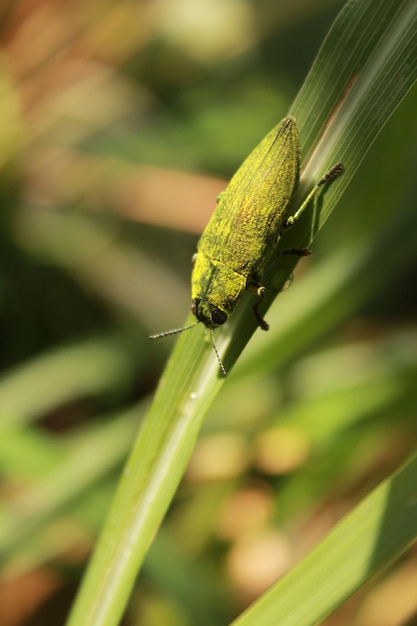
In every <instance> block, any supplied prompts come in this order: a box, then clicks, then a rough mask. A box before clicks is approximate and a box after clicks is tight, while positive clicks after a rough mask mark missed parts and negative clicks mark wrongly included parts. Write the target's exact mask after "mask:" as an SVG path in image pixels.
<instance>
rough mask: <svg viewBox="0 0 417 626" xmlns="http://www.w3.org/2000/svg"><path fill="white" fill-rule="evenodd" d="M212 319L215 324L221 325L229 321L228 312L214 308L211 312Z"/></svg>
mask: <svg viewBox="0 0 417 626" xmlns="http://www.w3.org/2000/svg"><path fill="white" fill-rule="evenodd" d="M211 321H212V322H213V324H214V325H215V326H221V325H222V324H224V323H225V322H226V321H227V314H226V313H224V311H220V309H213V310H212V312H211Z"/></svg>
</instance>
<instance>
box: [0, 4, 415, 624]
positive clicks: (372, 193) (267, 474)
mask: <svg viewBox="0 0 417 626" xmlns="http://www.w3.org/2000/svg"><path fill="white" fill-rule="evenodd" d="M343 4H344V3H343V2H342V1H339V2H338V1H336V0H334V1H333V2H332V1H330V0H327V1H325V0H323V1H321V2H320V1H315V2H304V1H303V0H294V1H293V2H292V3H291V6H287V7H284V6H283V3H274V2H272V1H271V0H262V1H261V2H254V1H253V2H250V1H249V0H223V1H220V0H215V1H213V0H197V1H195V0H194V1H192V0H154V1H148V2H146V1H145V0H142V1H139V2H135V1H133V0H119V1H118V2H117V1H116V0H94V1H93V2H89V3H87V4H86V3H84V2H80V1H79V0H75V1H74V0H72V2H69V1H61V2H59V1H58V0H18V1H12V0H4V2H3V3H2V5H1V7H0V37H1V57H0V115H1V120H2V124H1V128H0V239H1V242H0V316H1V317H0V319H1V323H0V341H1V346H2V349H1V351H0V367H1V379H0V429H1V432H0V470H1V475H0V490H1V501H2V507H1V511H0V554H1V557H0V563H1V573H2V579H1V586H0V622H1V624H2V625H9V626H18V625H19V626H20V625H22V626H23V625H25V624H31V625H36V624H43V625H44V626H48V625H49V624H51V625H52V624H53V625H54V626H55V625H56V624H61V623H63V621H64V619H65V615H66V613H67V611H68V606H69V603H70V599H71V596H72V594H73V592H74V589H75V587H76V585H77V584H78V582H79V580H80V577H81V574H82V570H83V567H84V563H85V560H86V558H87V555H88V552H89V550H90V549H91V545H92V542H93V541H94V538H95V536H96V535H97V533H98V530H99V528H100V526H101V525H102V523H103V518H104V515H105V513H106V510H107V507H108V504H109V501H110V499H111V494H112V492H113V489H114V485H115V483H116V480H117V477H118V473H119V472H120V468H121V464H122V462H123V459H124V458H125V456H126V454H127V452H128V449H129V445H130V443H131V441H132V438H133V437H134V435H135V432H136V430H137V428H138V423H137V415H138V410H139V411H140V412H141V413H142V412H143V411H144V409H145V404H146V402H147V398H148V394H149V393H150V392H151V390H152V388H153V386H154V384H155V382H156V379H157V376H158V372H159V371H160V369H161V368H162V361H163V357H164V355H166V354H167V351H168V350H169V349H170V345H171V344H170V342H169V341H167V342H165V343H164V342H160V343H159V344H157V345H155V344H152V345H149V344H148V342H147V335H148V334H149V332H157V331H160V330H164V329H166V328H170V327H174V326H178V325H179V324H181V322H182V321H183V319H184V317H185V313H186V311H187V310H188V308H189V288H188V282H189V272H190V258H191V256H192V254H193V251H194V248H195V244H196V240H197V234H198V233H199V232H201V231H202V229H203V228H204V225H205V223H206V222H207V219H208V216H209V215H210V213H211V211H212V210H213V207H214V202H215V197H216V195H217V193H218V192H219V191H220V190H221V189H222V188H223V187H224V185H225V181H226V180H227V179H228V178H229V177H230V175H231V174H232V173H233V171H234V170H235V169H236V167H237V166H238V165H239V163H240V162H241V161H242V159H243V158H244V157H245V156H246V154H247V153H248V152H249V151H250V150H251V148H252V147H253V146H254V144H256V143H257V142H258V141H259V139H260V138H261V137H262V136H263V135H264V134H265V133H266V132H267V131H268V130H269V129H270V128H271V127H272V126H273V125H274V124H275V123H276V122H277V121H278V120H279V119H280V118H281V117H282V116H283V115H284V114H285V113H286V110H287V108H288V106H289V103H290V101H291V99H292V98H293V96H294V95H295V94H296V92H297V88H298V87H299V85H300V84H301V82H302V80H303V77H304V76H305V74H306V71H307V70H308V68H309V65H310V64H311V61H312V58H313V57H314V54H315V52H316V50H317V48H318V46H319V45H320V43H321V40H322V38H323V36H324V34H325V33H326V31H327V29H328V27H329V25H330V23H331V22H332V20H333V19H334V17H335V15H336V14H337V12H338V10H339V9H340V7H341V6H342V5H343ZM416 100H417V92H416V90H415V89H414V91H413V92H412V93H411V94H410V96H409V97H408V99H407V100H406V101H405V102H404V103H403V104H402V105H401V107H400V109H399V110H398V112H397V113H396V115H395V116H394V117H393V118H392V119H391V121H390V123H389V124H388V125H387V126H386V128H385V129H384V132H383V133H382V134H381V136H380V137H379V139H378V141H377V143H376V144H375V146H374V147H373V148H372V150H371V153H370V155H369V157H368V158H367V160H366V166H365V167H363V168H362V170H361V172H360V173H359V175H358V176H357V178H356V179H355V181H354V184H352V186H351V189H350V191H349V193H347V194H345V196H344V197H343V200H342V202H341V203H340V205H339V208H338V210H337V212H336V213H335V215H334V216H333V218H332V220H330V222H329V223H328V224H327V225H326V228H324V229H323V231H322V232H321V234H320V236H319V238H318V240H317V243H316V244H315V247H314V255H313V257H312V258H311V260H308V262H307V261H304V262H303V263H302V267H301V273H298V275H297V278H296V284H295V285H294V287H293V288H292V289H293V290H296V289H297V288H298V285H299V284H300V285H303V283H304V282H307V281H308V280H309V276H310V275H312V276H314V272H315V271H317V272H318V271H319V270H320V268H321V267H323V266H324V264H325V263H328V264H331V262H332V258H333V257H332V255H333V254H334V255H335V256H334V259H336V254H337V253H338V252H339V250H340V249H341V248H345V247H347V246H348V247H349V250H350V253H351V254H352V255H354V254H355V246H356V245H357V246H358V247H359V246H360V245H363V243H364V233H366V236H367V237H369V233H375V237H377V236H379V235H380V234H381V233H387V239H386V247H385V251H386V256H387V257H388V258H389V260H390V263H389V264H388V265H387V264H384V263H383V259H381V264H380V265H379V263H378V259H375V263H374V265H373V266H372V267H370V268H369V272H370V275H369V276H368V277H367V280H368V282H373V283H375V285H376V288H375V289H368V290H366V289H364V288H363V286H362V283H361V279H360V278H358V279H357V289H356V290H355V288H351V289H350V290H349V293H348V294H347V296H346V298H344V299H342V301H341V302H337V303H336V302H335V303H334V306H335V308H336V309H337V308H338V307H341V313H340V315H339V319H338V322H337V323H335V324H334V325H333V327H332V328H331V329H329V330H328V331H327V333H326V335H325V336H324V337H322V338H321V341H320V346H318V345H316V343H315V342H314V341H311V340H310V341H305V342H304V344H303V345H301V346H300V347H299V349H298V359H297V360H296V361H295V360H294V359H293V358H292V359H290V360H287V361H285V359H284V360H283V362H282V363H280V365H278V366H277V367H275V368H274V369H273V370H272V371H269V372H268V373H264V372H262V374H260V375H259V376H251V377H249V376H248V377H245V378H243V377H242V378H241V379H239V377H238V376H236V378H235V381H234V382H233V383H231V384H230V385H227V386H226V387H225V389H224V391H223V393H222V394H221V396H220V398H219V399H218V401H217V402H216V404H215V406H214V407H213V408H212V410H211V411H210V416H209V419H208V420H207V422H206V425H205V428H204V432H203V433H202V436H201V439H200V441H199V443H198V445H197V448H196V451H195V454H194V456H193V459H192V462H191V464H190V467H189V471H188V474H187V476H186V478H185V480H184V482H183V484H182V486H181V489H180V491H179V493H178V497H177V500H176V502H175V503H174V505H173V507H172V509H171V511H170V514H169V516H168V518H167V520H166V523H165V524H164V527H163V529H162V532H161V534H160V535H158V538H157V540H156V541H155V545H154V547H153V548H152V550H151V553H150V555H149V558H148V560H147V563H146V567H145V570H144V572H143V574H142V575H141V577H140V579H139V581H138V583H137V586H136V589H135V591H134V594H133V597H132V600H131V605H130V608H129V613H128V615H127V616H126V618H125V623H126V624H129V625H130V624H144V625H146V626H154V625H155V626H156V625H160V624H161V625H165V624H170V625H175V624H181V625H184V624H190V625H191V624H199V625H203V624H207V625H211V626H214V625H215V624H225V623H227V622H228V620H230V619H232V618H233V617H234V616H235V615H236V614H237V613H238V612H239V611H240V610H241V609H242V608H244V607H245V606H246V605H247V604H248V603H249V602H250V601H252V600H253V599H254V598H255V597H256V596H257V595H258V594H259V593H261V592H262V591H264V589H265V588H266V587H267V586H268V585H269V584H270V583H271V582H272V581H273V580H275V579H276V578H277V577H278V576H279V575H281V574H282V573H283V572H285V571H286V570H287V569H288V568H289V567H290V566H291V565H292V564H293V563H294V562H296V561H297V560H298V559H299V558H301V556H303V555H304V554H305V553H306V552H307V551H308V550H309V549H310V548H311V546H312V545H314V544H315V543H316V542H317V540H318V539H319V538H320V537H322V536H323V535H324V534H325V533H326V532H327V530H328V529H329V528H330V527H332V525H333V524H334V522H335V521H336V520H337V519H339V518H340V517H341V516H342V515H343V514H344V513H345V512H346V511H347V510H349V509H350V508H351V507H352V506H353V504H354V503H355V502H357V501H358V500H359V499H360V498H361V497H362V496H363V495H364V494H365V493H367V492H368V491H369V489H370V488H372V487H373V486H374V485H376V484H378V482H379V481H380V480H381V478H383V477H384V476H386V475H387V474H388V473H389V472H390V471H391V470H392V469H393V468H395V467H396V466H397V465H398V464H399V463H400V462H401V460H402V459H404V458H405V457H406V456H407V454H408V453H409V452H410V451H411V450H413V449H414V448H415V443H416V435H417V429H416V423H415V412H416V411H415V407H416V391H415V380H416V369H417V360H416V354H417V351H416V343H417V327H416V323H415V313H416V307H417V292H416V290H415V289H414V288H413V287H414V282H415V280H414V276H415V272H416V265H417V246H416V245H415V243H416V242H415V235H414V234H413V233H415V232H416V216H415V211H414V205H415V197H416V193H417V188H416V180H415V176H414V175H413V174H414V164H415V162H416V157H417V154H416V146H417V141H416V139H417V125H416V121H415V110H416ZM173 229H174V230H173ZM413 237H414V239H412V238H413ZM403 238H404V239H403ZM403 240H404V242H406V243H404V245H402V242H403ZM392 250H395V251H396V253H395V254H392V253H391V251H392ZM381 254H382V256H384V255H385V252H384V249H383V250H382V252H381ZM345 262H346V261H345ZM381 271H383V272H384V274H383V275H381ZM291 291H292V290H291ZM295 294H297V291H295ZM290 295H291V294H290ZM285 297H286V296H285ZM294 297H296V296H294ZM283 298H284V296H283ZM276 315H277V318H276V319H277V320H279V317H280V299H279V300H278V304H277V307H276ZM336 317H337V316H336ZM278 323H279V321H278ZM312 332H313V334H314V329H313V331H312ZM262 340H263V341H266V339H265V338H262ZM256 341H257V337H255V339H254V342H253V343H256ZM243 381H244V382H243ZM414 553H415V549H414ZM414 553H413V549H411V550H410V553H409V554H407V555H406V556H405V557H404V559H403V560H402V562H401V563H400V564H399V565H398V566H397V567H396V568H393V569H392V571H389V572H387V573H386V574H385V576H384V577H383V578H379V579H378V580H376V581H375V583H374V584H373V585H372V586H370V587H369V588H367V589H366V590H364V591H361V592H360V593H359V594H357V596H355V597H354V598H352V600H351V601H350V602H349V603H348V604H347V605H346V606H345V607H343V610H340V611H339V613H338V614H337V615H336V616H335V617H334V618H332V619H331V620H329V622H328V623H329V624H333V623H334V624H338V625H341V626H343V624H353V625H354V624H362V625H369V626H371V625H376V624H378V625H381V624H384V625H386V626H390V625H394V624H400V623H405V622H406V620H407V619H411V616H412V615H413V614H415V613H416V611H417V601H416V596H415V581H416V577H417V567H416V564H415V554H414ZM400 592H401V593H400ZM394 599H395V601H394ZM390 604H395V609H396V610H395V613H394V614H393V615H392V616H390V613H389V612H388V611H387V609H386V607H387V606H390ZM383 620H384V621H383ZM410 623H411V622H410Z"/></svg>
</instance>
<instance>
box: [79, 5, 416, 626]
mask: <svg viewBox="0 0 417 626" xmlns="http://www.w3.org/2000/svg"><path fill="white" fill-rule="evenodd" d="M382 18H383V19H382ZM416 33H417V5H416V3H415V2H412V1H410V0H408V1H405V0H403V1H400V2H398V0H385V1H384V0H382V1H378V2H377V1H376V0H374V1H370V2H358V1H351V2H348V3H347V5H346V7H345V8H344V10H343V11H342V12H341V14H340V16H339V18H338V20H337V21H336V23H335V26H334V28H333V29H332V30H331V32H330V34H329V36H328V38H327V40H326V42H325V44H324V46H323V48H322V49H321V51H320V53H319V55H318V57H317V60H316V62H315V64H314V66H313V68H312V71H311V74H310V75H309V77H308V79H307V81H306V83H305V85H304V87H303V88H302V90H301V92H300V94H299V97H298V98H297V100H296V102H295V105H294V107H293V108H292V110H291V112H292V113H294V114H295V115H296V117H297V120H298V123H299V126H300V130H301V140H302V149H303V153H304V154H305V155H308V157H307V159H306V161H305V167H304V170H303V178H302V183H301V188H300V197H301V196H302V195H303V194H305V192H306V190H307V189H308V188H309V187H310V186H311V183H312V181H313V180H317V178H318V177H319V176H320V175H321V174H322V173H323V172H324V171H326V169H328V167H329V166H330V165H331V164H333V163H334V162H336V161H343V162H344V164H345V167H346V172H345V174H344V175H343V176H342V177H340V178H339V179H337V180H336V181H335V182H334V184H332V185H331V186H330V187H329V188H328V189H326V191H325V194H321V196H320V199H319V201H318V202H317V204H316V207H315V211H313V210H312V211H307V212H306V213H305V214H304V215H303V218H302V219H301V220H300V222H299V223H297V225H296V226H295V227H294V228H293V229H292V230H291V231H290V232H289V233H288V236H287V235H286V236H285V241H284V242H282V244H281V245H282V247H289V246H304V245H306V244H308V243H309V242H310V241H311V240H312V238H313V237H314V235H315V234H316V232H317V231H318V229H319V228H320V227H321V225H322V224H323V223H324V221H325V219H327V217H328V215H329V214H330V212H331V211H332V210H333V208H334V207H335V204H336V202H337V199H338V198H339V196H340V194H341V193H342V191H343V189H344V188H345V187H346V186H347V184H348V182H349V180H350V179H351V177H352V176H353V174H354V172H355V171H356V170H357V168H358V167H359V165H360V163H361V162H362V160H363V158H364V155H365V154H366V152H367V150H368V149H369V146H370V145H371V144H372V142H373V141H374V140H375V138H376V136H377V135H378V133H379V132H380V130H381V128H382V127H383V125H384V124H385V123H386V121H387V120H388V118H389V117H390V115H391V114H392V112H393V111H394V109H395V107H396V106H398V104H399V103H400V102H401V100H402V98H403V97H404V96H405V94H406V93H407V91H408V90H409V89H410V88H411V86H412V85H413V83H414V82H415V78H416V73H417V34H416ZM292 266H293V263H292V261H291V260H290V259H289V257H286V265H285V267H280V268H279V270H277V272H276V273H275V275H272V272H271V276H270V277H269V279H268V281H266V286H267V288H268V292H267V294H268V295H267V297H266V298H265V309H264V310H266V309H267V308H268V307H269V305H270V304H271V302H272V301H273V299H274V298H275V296H276V294H277V293H278V292H279V290H280V289H281V286H282V284H283V283H284V282H285V280H286V279H287V278H288V275H289V273H290V272H291V270H292ZM250 305H251V302H250V299H249V298H244V301H243V302H242V303H241V306H240V308H239V310H238V311H237V312H236V314H234V316H233V318H232V319H231V321H230V322H229V323H228V324H227V325H226V327H225V328H224V329H222V330H221V331H220V332H219V333H218V334H217V335H216V340H217V345H218V349H219V351H220V353H221V355H222V356H223V360H224V364H225V366H226V369H228V370H229V371H230V370H231V369H232V366H233V364H234V363H235V362H236V360H237V358H238V357H239V355H240V353H241V352H242V350H243V349H244V347H245V346H246V344H247V342H248V341H249V339H250V337H251V336H252V334H253V333H254V331H255V330H256V324H255V321H254V319H253V314H252V311H251V306H250ZM191 321H192V320H191V319H190V320H189V322H191ZM223 383H224V379H223V378H222V376H221V374H220V371H219V367H218V363H217V361H216V359H215V356H214V355H213V350H212V346H211V341H210V337H209V336H208V335H207V333H205V332H204V329H203V328H201V327H196V328H195V329H193V330H192V331H189V332H188V333H184V334H183V335H182V336H181V337H180V339H179V341H178V343H177V345H176V348H175V350H174V352H173V354H172V357H171V359H170V361H169V363H168V365H167V368H166V371H165V372H164V374H163V377H162V380H161V384H160V386H159V389H158V392H157V395H156V397H155V401H154V404H153V406H152V408H151V410H150V413H149V415H148V417H147V420H146V422H145V424H144V426H143V428H142V431H141V433H140V435H139V438H138V441H137V442H136V444H135V447H134V450H133V452H132V455H131V458H130V459H129V461H128V464H127V466H126V468H125V471H124V474H123V477H122V480H121V483H120V486H119V490H118V493H117V495H116V497H115V500H114V502H113V506H112V510H111V512H110V515H109V518H108V521H107V524H106V526H105V528H104V531H103V534H102V536H101V539H100V541H99V544H98V546H97V549H96V552H95V555H94V557H93V559H92V562H91V565H90V568H89V570H88V573H87V576H86V579H85V581H84V585H83V587H82V590H81V593H80V595H79V597H78V600H77V602H76V604H75V607H74V610H73V613H72V615H71V617H70V620H69V622H68V625H69V626H99V625H100V626H110V625H112V624H116V623H118V621H119V619H120V616H121V614H122V612H123V609H124V607H125V605H126V602H127V598H128V596H129V593H130V591H131V588H132V585H133V582H134V579H135V576H136V575H137V572H138V570H139V568H140V565H141V563H142V561H143V558H144V555H145V553H146V550H147V548H148V546H149V543H150V541H151V540H152V537H153V535H154V534H155V532H156V530H157V528H158V525H159V524H160V523H161V520H162V518H163V515H164V513H165V511H166V510H167V508H168V506H169V503H170V501H171V499H172V497H173V494H174V493H175V490H176V488H177V486H178V483H179V481H180V479H181V476H182V474H183V472H184V469H185V467H186V465H187V462H188V459H189V456H190V453H191V451H192V448H193V445H194V442H195V439H196V437H197V434H198V432H199V429H200V426H201V423H202V420H203V418H204V415H205V413H206V410H207V408H208V406H209V405H210V403H211V402H212V400H213V398H214V397H215V396H216V394H217V393H218V391H219V389H220V387H221V386H222V384H223ZM378 493H379V492H378ZM383 493H385V492H384V491H383ZM379 497H380V498H382V499H383V496H379ZM381 506H382V503H381ZM372 528H373V529H374V531H375V525H374V526H373V527H372ZM371 530H372V529H371V528H370V529H369V531H368V532H369V533H370V532H371ZM397 550H398V546H397ZM392 552H393V553H394V552H395V549H394V547H393V550H392ZM390 558H391V557H390ZM378 563H382V559H380V561H378ZM367 571H371V568H368V570H367ZM325 574H326V572H324V573H323V575H325ZM329 574H330V577H331V576H332V575H333V574H332V572H329ZM334 602H335V600H334V598H332V599H331V601H329V604H328V609H327V610H331V608H332V607H333V606H335V604H334ZM323 614H324V609H323ZM258 623H259V622H258ZM266 623H267V622H266ZM272 623H276V622H272Z"/></svg>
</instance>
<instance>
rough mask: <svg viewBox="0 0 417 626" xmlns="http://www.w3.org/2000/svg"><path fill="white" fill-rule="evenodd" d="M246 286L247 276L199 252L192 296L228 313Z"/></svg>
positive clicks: (192, 279) (192, 281)
mask: <svg viewBox="0 0 417 626" xmlns="http://www.w3.org/2000/svg"><path fill="white" fill-rule="evenodd" d="M245 286H246V277H245V276H243V275H242V274H238V273H237V272H235V271H234V270H233V269H231V268H230V267H228V266H227V265H225V264H224V263H221V262H220V261H215V260H212V259H209V258H208V257H207V256H205V255H203V254H201V253H199V254H197V256H196V258H195V263H194V268H193V273H192V276H191V297H192V299H193V301H194V300H202V301H204V302H207V304H208V305H210V306H214V307H216V308H218V309H220V310H221V311H224V312H225V313H227V314H228V315H230V313H232V311H233V310H234V308H235V306H236V303H237V301H238V299H239V296H240V294H241V293H242V291H244V289H245Z"/></svg>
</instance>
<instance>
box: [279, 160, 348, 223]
mask: <svg viewBox="0 0 417 626" xmlns="http://www.w3.org/2000/svg"><path fill="white" fill-rule="evenodd" d="M342 172H343V165H342V163H336V165H333V167H332V168H331V169H330V170H329V171H328V172H326V174H325V175H324V176H323V177H322V178H320V180H319V182H318V183H317V184H316V185H314V187H313V189H312V190H311V191H310V193H309V194H308V196H307V198H306V199H305V200H304V202H303V203H302V204H301V206H300V207H299V208H298V209H297V211H296V212H295V213H294V215H290V217H289V218H288V219H287V221H286V222H285V224H284V229H285V228H289V227H290V226H292V225H293V224H295V222H296V221H297V220H298V219H299V218H300V217H301V215H302V213H303V212H304V210H305V209H306V207H307V205H308V204H310V202H311V200H312V199H313V198H314V196H315V195H316V193H317V192H318V190H319V189H320V187H322V186H323V185H326V184H327V183H328V182H329V181H330V180H332V179H333V178H336V176H339V174H341V173H342Z"/></svg>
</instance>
